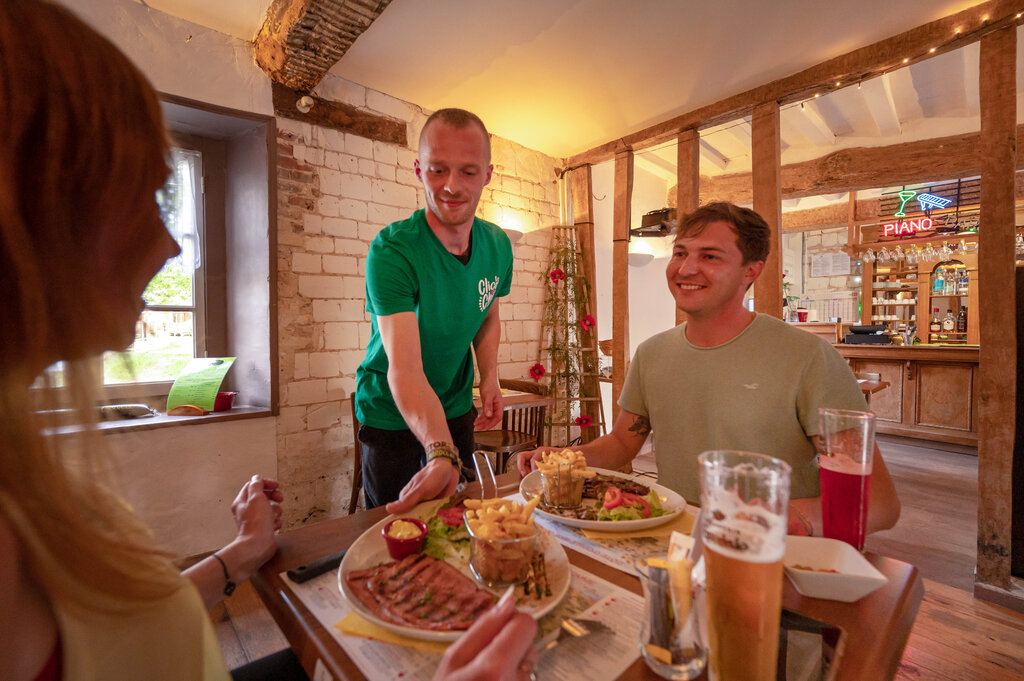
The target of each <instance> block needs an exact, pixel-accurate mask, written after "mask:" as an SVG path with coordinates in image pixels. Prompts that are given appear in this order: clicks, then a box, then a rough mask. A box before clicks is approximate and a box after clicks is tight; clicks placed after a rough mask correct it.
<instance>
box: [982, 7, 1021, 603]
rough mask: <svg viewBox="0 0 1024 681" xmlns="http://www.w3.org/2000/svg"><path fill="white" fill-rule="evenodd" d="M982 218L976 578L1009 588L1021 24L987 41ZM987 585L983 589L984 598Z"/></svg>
mask: <svg viewBox="0 0 1024 681" xmlns="http://www.w3.org/2000/svg"><path fill="white" fill-rule="evenodd" d="M980 72H981V73H980V78H979V96H980V100H981V144H980V145H979V153H980V155H981V159H982V160H981V224H983V225H984V230H985V236H984V238H982V239H980V240H979V246H978V275H979V276H978V279H979V298H980V299H979V307H980V309H978V308H975V309H973V310H971V314H981V315H982V317H980V318H979V319H980V320H981V322H982V324H981V350H980V356H979V357H980V363H979V378H978V395H979V399H978V421H979V440H978V572H977V582H978V583H979V584H985V585H988V586H990V587H996V588H999V589H1004V590H1007V591H1008V590H1009V589H1010V587H1011V580H1010V547H1011V537H1010V524H1011V521H1012V513H1011V504H1012V501H1013V493H1012V485H1013V447H1014V426H1015V424H1016V386H1017V324H1016V314H1017V310H1016V297H1015V296H1014V295H1013V292H1014V291H1015V290H1016V274H1015V271H1014V235H1015V227H1014V180H1015V178H1014V174H1015V165H1016V157H1017V154H1016V151H1017V150H1016V131H1017V128H1016V123H1017V29H1016V27H1012V26H1011V27H1008V28H1006V29H1002V30H999V31H994V32H992V33H990V34H989V35H987V36H985V37H984V38H983V39H982V41H981V61H980ZM983 591H984V590H982V591H980V592H979V591H976V593H977V594H978V595H979V596H980V597H984V593H983Z"/></svg>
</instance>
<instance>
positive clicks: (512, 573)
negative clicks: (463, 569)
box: [466, 523, 538, 587]
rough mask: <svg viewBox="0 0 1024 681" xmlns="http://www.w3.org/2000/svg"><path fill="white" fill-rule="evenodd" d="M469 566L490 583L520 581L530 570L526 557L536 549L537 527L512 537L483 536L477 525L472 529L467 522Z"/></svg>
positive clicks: (530, 557)
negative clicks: (527, 533) (494, 537)
mask: <svg viewBox="0 0 1024 681" xmlns="http://www.w3.org/2000/svg"><path fill="white" fill-rule="evenodd" d="M466 529H467V530H469V569H470V570H471V571H472V572H473V576H474V577H476V578H477V580H478V581H480V582H481V583H483V584H486V585H487V586H491V587H497V586H509V585H510V584H521V583H522V582H524V581H526V578H527V577H528V576H529V572H530V561H531V560H533V554H534V553H535V552H536V551H537V539H538V535H537V527H536V525H530V527H529V531H530V532H531V534H529V535H527V536H523V537H515V538H512V539H486V538H484V537H482V536H480V535H481V534H483V532H481V528H480V527H479V526H478V527H477V531H476V532H474V531H473V529H472V527H471V526H470V524H469V523H467V524H466Z"/></svg>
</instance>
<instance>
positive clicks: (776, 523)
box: [698, 450, 790, 681]
mask: <svg viewBox="0 0 1024 681" xmlns="http://www.w3.org/2000/svg"><path fill="white" fill-rule="evenodd" d="M698 461H699V465H700V493H701V516H702V517H703V521H704V522H703V529H702V531H701V537H702V539H703V544H704V549H703V551H704V564H705V567H706V569H707V592H706V594H705V596H706V599H707V617H708V639H709V640H708V643H709V646H710V654H709V656H708V661H709V667H710V677H711V680H712V681H775V675H776V666H777V663H778V654H779V620H780V617H781V614H782V559H783V556H784V554H785V552H786V544H785V538H786V513H787V508H788V505H789V479H790V467H789V464H787V463H786V462H784V461H780V460H779V459H773V458H772V457H769V456H764V455H763V454H754V453H751V452H738V451H728V450H719V451H709V452H704V453H703V454H701V455H700V457H699V459H698Z"/></svg>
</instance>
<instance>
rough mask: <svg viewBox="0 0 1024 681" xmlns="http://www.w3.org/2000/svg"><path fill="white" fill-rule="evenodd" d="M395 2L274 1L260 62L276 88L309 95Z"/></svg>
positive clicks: (258, 47)
mask: <svg viewBox="0 0 1024 681" xmlns="http://www.w3.org/2000/svg"><path fill="white" fill-rule="evenodd" d="M390 3H391V0H274V2H273V4H271V5H270V8H269V9H268V10H267V19H266V21H264V22H263V27H262V28H260V32H259V34H257V36H256V41H255V45H254V52H255V57H256V63H257V64H259V66H260V68H261V69H263V71H264V72H265V73H266V74H267V75H268V76H270V79H271V80H273V81H274V82H275V83H280V84H282V85H284V86H285V87H288V88H291V89H292V90H298V91H299V92H306V93H308V92H310V91H311V90H312V89H313V88H314V87H316V85H317V84H318V83H319V82H320V81H321V80H322V79H323V77H324V75H326V74H327V71H329V70H330V69H331V67H332V66H334V65H335V64H337V63H338V60H339V59H341V57H342V56H343V55H344V54H345V52H347V51H348V49H349V48H350V47H351V46H352V43H354V42H355V40H356V38H358V37H359V36H360V35H362V34H363V32H364V31H365V30H366V29H367V28H369V27H370V24H372V23H373V21H374V20H375V19H376V18H377V17H378V16H380V13H381V12H383V11H384V9H385V8H386V7H387V6H388V5H389V4H390Z"/></svg>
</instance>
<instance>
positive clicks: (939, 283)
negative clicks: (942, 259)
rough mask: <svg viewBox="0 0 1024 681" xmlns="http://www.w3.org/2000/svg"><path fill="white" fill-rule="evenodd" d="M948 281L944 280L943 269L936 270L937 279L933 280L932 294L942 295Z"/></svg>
mask: <svg viewBox="0 0 1024 681" xmlns="http://www.w3.org/2000/svg"><path fill="white" fill-rule="evenodd" d="M945 285H946V282H945V281H944V280H943V276H942V270H941V269H937V270H935V281H933V282H932V295H933V296H941V295H942V294H943V292H944V291H945Z"/></svg>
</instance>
